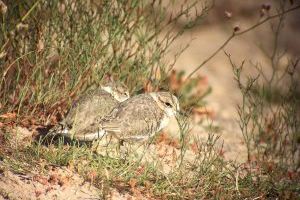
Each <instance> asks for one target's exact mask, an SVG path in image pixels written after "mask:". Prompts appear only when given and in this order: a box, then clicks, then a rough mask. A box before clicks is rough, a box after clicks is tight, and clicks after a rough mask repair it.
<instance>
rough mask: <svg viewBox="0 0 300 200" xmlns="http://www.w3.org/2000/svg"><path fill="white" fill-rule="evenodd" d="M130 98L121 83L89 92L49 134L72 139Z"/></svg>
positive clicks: (110, 84) (80, 98)
mask: <svg viewBox="0 0 300 200" xmlns="http://www.w3.org/2000/svg"><path fill="white" fill-rule="evenodd" d="M128 98H129V91H128V88H127V87H126V86H125V85H124V84H121V83H119V82H114V81H110V82H108V83H105V84H104V85H102V86H100V87H99V88H97V89H91V90H88V91H87V92H86V93H85V94H83V95H82V96H80V97H79V99H78V100H77V101H76V102H74V104H73V105H72V107H71V109H70V110H69V112H68V114H67V116H66V118H65V119H64V120H63V121H62V122H60V123H59V124H58V125H57V126H55V127H54V128H52V129H51V130H50V131H49V133H52V134H54V135H57V134H58V135H63V136H67V137H70V138H72V137H73V134H74V133H75V132H80V131H81V130H82V129H83V128H84V127H86V126H87V125H88V124H91V123H92V122H94V121H95V119H98V120H100V119H102V118H103V117H104V116H106V115H108V114H109V113H110V112H111V111H112V110H113V108H115V107H116V106H117V105H118V104H119V103H120V102H123V101H125V100H127V99H128Z"/></svg>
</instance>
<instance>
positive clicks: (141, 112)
mask: <svg viewBox="0 0 300 200" xmlns="http://www.w3.org/2000/svg"><path fill="white" fill-rule="evenodd" d="M162 118H163V112H162V110H160V108H158V107H157V105H156V102H155V101H154V100H153V98H152V97H151V96H150V95H149V94H143V95H138V96H136V97H132V98H131V99H129V100H127V101H125V102H123V103H121V104H119V105H118V106H117V107H116V108H115V109H114V110H113V111H112V112H111V114H110V115H109V116H108V118H107V119H103V120H102V121H101V122H100V126H101V128H102V129H103V130H105V131H106V132H107V133H111V134H114V135H115V136H116V137H118V138H120V139H136V138H143V137H149V135H151V134H152V133H153V132H156V131H157V129H158V127H159V125H160V120H161V119H162Z"/></svg>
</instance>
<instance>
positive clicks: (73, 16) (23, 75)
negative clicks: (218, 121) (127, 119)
mask: <svg viewBox="0 0 300 200" xmlns="http://www.w3.org/2000/svg"><path fill="white" fill-rule="evenodd" d="M0 3H1V20H2V23H1V34H0V41H1V42H0V46H1V50H0V65H1V68H0V75H1V77H0V78H1V80H0V97H1V99H0V109H1V110H0V117H1V118H0V120H1V121H0V128H1V129H0V150H1V151H0V162H1V164H0V173H4V171H7V170H9V171H13V172H14V173H17V174H27V173H35V174H39V175H45V174H47V173H49V169H50V168H60V167H66V168H67V169H69V170H71V171H72V172H74V173H78V174H80V175H81V176H83V177H84V179H85V180H86V181H88V182H90V183H91V184H92V185H94V186H96V187H97V188H98V189H99V196H101V197H103V198H108V197H109V195H110V193H111V190H112V188H113V189H116V190H118V191H119V192H120V193H122V192H128V193H130V194H131V195H133V196H134V197H136V198H149V199H151V198H152V199H158V198H159V199H296V198H299V195H300V183H299V180H300V174H299V167H300V165H299V133H300V130H299V113H298V112H296V111H297V110H299V93H298V92H299V89H298V88H297V87H298V83H299V82H297V77H298V76H299V74H298V73H297V66H298V59H297V58H292V59H290V60H289V62H288V64H287V65H285V66H283V68H282V67H280V68H279V66H280V58H281V57H282V55H281V52H280V50H279V49H277V47H276V46H277V42H278V37H279V36H280V30H282V29H284V27H283V25H282V23H283V21H284V16H285V15H287V14H288V13H289V12H292V11H294V10H296V9H298V8H299V6H295V5H294V4H292V3H290V2H286V1H282V2H281V4H279V7H278V10H277V13H275V14H274V15H272V14H267V16H262V18H261V20H260V21H259V22H258V23H257V24H255V25H254V26H253V27H250V28H249V29H246V30H240V28H239V27H234V28H233V30H232V35H231V36H230V37H229V38H228V40H226V41H225V42H224V44H223V45H221V46H220V48H218V49H217V50H216V51H215V53H213V54H212V55H211V56H210V57H209V58H207V59H206V60H205V61H204V62H203V63H201V64H200V65H199V67H197V69H196V71H197V70H199V69H200V68H202V67H203V66H204V65H205V64H206V63H207V62H208V61H209V60H211V59H213V58H214V56H215V55H216V54H217V53H219V52H220V51H221V50H223V49H224V47H225V46H226V45H227V44H228V43H229V42H230V41H231V40H232V39H233V38H235V37H238V36H239V35H241V34H243V33H245V32H248V31H251V30H253V29H254V28H256V27H257V26H260V25H264V23H268V22H269V21H270V20H272V19H277V20H279V22H272V23H274V32H273V36H274V44H273V45H274V46H273V47H272V48H271V49H272V50H271V53H270V55H271V56H270V57H269V59H270V62H271V63H272V76H271V77H266V76H265V74H263V72H262V71H261V70H260V68H259V67H258V66H257V72H258V76H255V77H249V78H248V79H247V81H246V82H244V78H245V77H244V76H243V66H244V65H245V63H242V65H239V64H237V63H235V62H234V61H232V60H231V56H230V54H229V53H228V52H226V54H227V56H228V60H226V61H224V62H230V63H231V65H232V69H233V74H234V77H235V79H236V81H237V84H238V86H239V88H240V91H241V93H242V96H243V101H242V105H239V107H238V112H239V117H240V118H239V125H240V128H241V132H242V134H243V137H244V142H245V144H246V145H247V150H248V161H247V162H246V163H242V164H240V163H236V162H234V161H228V160H225V159H224V157H223V156H222V146H221V147H220V146H218V145H216V144H217V142H218V141H219V140H220V138H219V136H216V135H214V129H213V127H211V129H208V133H207V134H208V135H209V137H208V139H207V140H205V141H203V140H199V138H197V137H194V136H192V135H191V134H190V132H189V123H190V119H189V116H191V115H193V111H194V108H197V107H199V106H203V105H205V97H206V95H209V92H210V91H211V88H210V87H209V86H208V87H206V88H204V89H203V87H201V84H202V82H201V80H203V79H204V78H203V77H200V76H194V77H193V78H192V77H191V76H192V75H193V74H195V72H196V71H193V72H192V73H191V74H184V72H177V71H175V70H173V68H172V67H173V66H174V63H175V62H176V59H177V58H178V56H180V54H181V53H182V52H183V51H184V50H185V49H186V48H187V47H188V44H187V46H183V47H182V49H179V50H178V53H177V54H176V56H175V57H174V60H173V61H172V62H168V61H166V59H165V55H166V53H167V51H168V48H169V47H170V45H172V43H173V42H174V41H175V40H176V39H178V38H179V37H180V36H181V35H182V34H183V33H184V31H186V30H188V29H190V28H192V27H193V26H195V25H198V24H199V23H201V21H202V19H203V18H204V17H205V16H206V14H207V13H208V12H209V10H210V9H211V8H212V7H213V5H214V4H213V3H214V2H210V1H195V2H189V3H187V4H183V6H182V7H180V9H178V10H177V11H176V10H174V11H173V10H172V9H171V13H168V9H167V8H170V7H172V6H173V5H174V4H173V3H174V2H172V1H170V2H168V3H166V2H161V1H155V0H154V1H134V0H132V1H88V3H87V2H83V1H57V0H54V1H44V0H39V1H0ZM262 9H263V10H264V12H267V11H268V10H269V9H270V8H269V7H267V6H266V5H264V6H263V7H262ZM192 13H194V15H192ZM195 13H196V14H195ZM183 19H184V21H185V23H184V25H182V24H181V26H179V27H180V28H178V23H179V22H180V23H181V21H180V20H183ZM270 23H271V22H270ZM106 74H109V75H111V76H113V77H114V78H115V79H118V80H120V81H122V82H123V83H125V84H126V85H127V86H128V87H129V88H130V93H131V95H135V94H138V93H142V92H149V91H158V90H162V89H165V90H171V91H172V92H174V93H175V94H176V95H177V96H179V97H180V103H181V105H182V109H183V111H185V112H186V115H187V116H181V117H179V118H178V119H177V120H178V124H179V129H180V133H179V134H180V136H179V138H177V139H173V138H169V137H168V135H167V134H161V135H158V136H157V137H156V138H154V139H153V141H152V144H150V145H149V146H146V147H145V151H143V152H142V153H138V152H132V153H130V154H128V155H127V157H126V158H124V157H111V156H103V155H101V156H99V155H98V154H97V153H95V152H94V150H93V149H92V148H90V147H89V146H88V145H86V144H83V145H82V144H78V143H77V142H76V141H71V142H69V143H67V144H66V143H65V141H64V139H63V138H62V139H59V140H57V141H55V142H50V143H47V144H45V143H44V141H43V139H39V137H37V136H38V135H39V134H41V132H40V131H41V130H43V131H47V129H49V128H50V127H51V126H53V125H55V124H56V123H57V122H58V121H59V120H61V119H62V118H63V117H64V115H65V113H66V112H67V110H68V108H69V106H70V105H71V103H72V101H73V100H74V99H76V98H77V97H78V96H79V95H80V94H82V93H83V92H84V91H85V90H86V89H87V88H89V87H91V86H93V85H96V86H98V85H99V84H100V83H101V81H102V80H103V77H105V75H106ZM298 78H299V77H298ZM280 81H282V84H279V82H280ZM199 85H200V86H199ZM283 85H284V88H281V86H283ZM212 89H213V88H212ZM276 91H283V92H281V93H280V92H276ZM205 117H206V116H205ZM16 127H23V128H24V127H25V128H27V129H28V130H29V131H31V132H33V133H34V134H33V135H32V134H31V135H30V136H29V137H24V136H23V135H24V131H22V130H23V129H20V128H16ZM166 144H167V145H166ZM166 146H167V147H166ZM153 149H154V150H153ZM153 151H154V152H156V153H157V154H158V156H157V157H151V158H150V159H148V158H149V155H148V154H151V152H153ZM147 152H150V153H148V154H147ZM169 160H170V162H171V164H170V165H171V166H172V167H171V168H168V169H167V170H166V169H165V167H164V165H165V162H169ZM46 182H51V180H50V179H47V180H46ZM58 182H62V183H61V184H62V185H63V184H64V182H67V180H63V179H62V178H60V179H59V181H58ZM4 193H5V192H4V191H2V190H0V194H1V195H2V196H4ZM5 196H6V197H7V198H10V194H5Z"/></svg>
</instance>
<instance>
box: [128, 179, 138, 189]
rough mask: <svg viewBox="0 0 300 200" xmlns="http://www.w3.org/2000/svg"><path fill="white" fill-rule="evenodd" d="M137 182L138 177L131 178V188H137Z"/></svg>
mask: <svg viewBox="0 0 300 200" xmlns="http://www.w3.org/2000/svg"><path fill="white" fill-rule="evenodd" d="M137 182H138V181H137V179H135V178H131V179H130V180H129V182H128V184H129V186H130V187H131V188H135V186H136V183H137Z"/></svg>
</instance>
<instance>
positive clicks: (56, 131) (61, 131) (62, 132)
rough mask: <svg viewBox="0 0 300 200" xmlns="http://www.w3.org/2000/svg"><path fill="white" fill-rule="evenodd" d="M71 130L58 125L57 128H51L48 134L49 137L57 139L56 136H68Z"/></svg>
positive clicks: (63, 125) (61, 124) (60, 124)
mask: <svg viewBox="0 0 300 200" xmlns="http://www.w3.org/2000/svg"><path fill="white" fill-rule="evenodd" d="M69 131H70V130H69V129H68V128H67V126H66V125H65V124H63V123H58V124H57V125H56V126H54V127H53V128H51V129H50V130H49V131H48V133H47V135H46V136H47V137H56V136H67V135H68V133H69Z"/></svg>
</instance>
